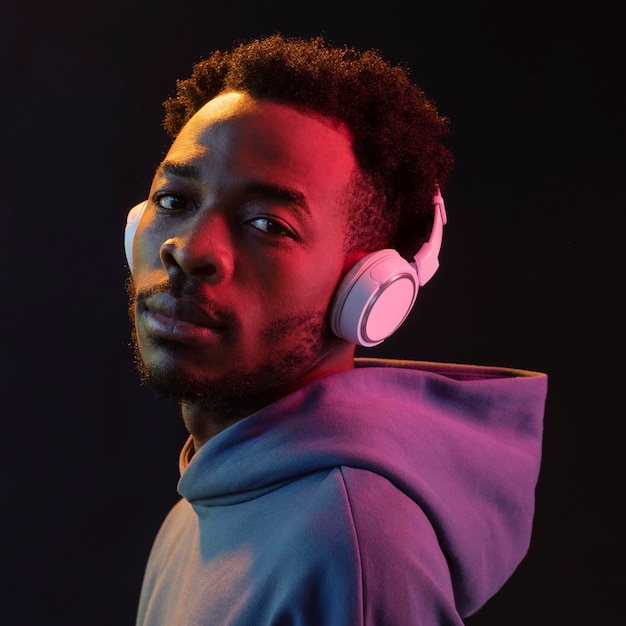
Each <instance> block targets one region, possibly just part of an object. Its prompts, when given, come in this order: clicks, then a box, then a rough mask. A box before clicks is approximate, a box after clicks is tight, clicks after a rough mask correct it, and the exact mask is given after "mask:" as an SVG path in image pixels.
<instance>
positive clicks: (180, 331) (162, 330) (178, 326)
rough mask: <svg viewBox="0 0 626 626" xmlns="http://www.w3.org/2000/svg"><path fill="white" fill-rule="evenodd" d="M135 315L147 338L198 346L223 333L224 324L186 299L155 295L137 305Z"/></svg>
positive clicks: (203, 308) (208, 311)
mask: <svg viewBox="0 0 626 626" xmlns="http://www.w3.org/2000/svg"><path fill="white" fill-rule="evenodd" d="M138 313H139V315H140V317H141V320H142V322H143V326H144V329H145V331H146V332H147V334H148V336H150V337H151V338H153V339H162V340H163V339H165V340H169V341H176V342H179V343H184V344H190V345H198V344H210V343H215V342H216V341H217V340H219V339H220V338H221V337H222V336H223V335H224V333H225V332H226V329H227V325H226V323H225V320H223V319H222V318H220V317H218V316H217V314H215V313H213V312H212V311H210V310H208V309H207V308H206V307H204V306H203V305H201V304H199V303H198V302H196V301H194V300H190V299H188V298H175V297H173V296H171V295H170V294H168V293H158V294H155V295H152V296H150V297H148V298H146V299H145V300H144V301H142V302H140V303H139V304H138Z"/></svg>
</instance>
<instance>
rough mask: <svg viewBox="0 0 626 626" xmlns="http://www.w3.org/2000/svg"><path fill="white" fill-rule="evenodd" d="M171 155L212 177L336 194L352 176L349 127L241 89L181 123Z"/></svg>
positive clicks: (352, 161) (352, 163) (212, 101)
mask: <svg viewBox="0 0 626 626" xmlns="http://www.w3.org/2000/svg"><path fill="white" fill-rule="evenodd" d="M167 159H171V160H175V161H177V162H194V164H197V165H204V166H205V171H206V174H207V175H208V176H212V175H213V176H220V177H222V178H223V177H224V176H226V175H233V176H244V177H245V176H251V177H260V178H263V179H265V178H267V179H273V178H278V179H280V181H278V180H276V181H275V182H281V183H284V184H291V185H294V186H296V187H297V186H303V189H302V190H301V191H302V192H303V193H306V194H309V195H310V194H313V195H315V194H316V193H317V194H322V195H323V194H324V193H326V194H327V195H328V194H333V193H337V192H339V191H341V190H343V189H345V187H346V185H348V184H349V182H350V180H351V179H352V176H353V173H354V171H355V168H356V159H355V157H354V153H353V151H352V140H351V136H350V133H349V132H348V130H347V128H345V127H344V126H342V125H341V124H340V123H338V122H335V121H334V120H330V119H328V118H325V117H323V116H321V115H316V114H311V113H306V112H302V111H300V110H297V109H295V108H294V107H291V106H289V105H285V104H281V103H277V102H273V101H267V100H258V99H255V98H252V97H251V96H249V95H247V94H243V93H239V92H230V93H226V94H222V95H220V96H217V97H216V98H214V99H213V100H211V101H209V102H208V103H207V104H205V105H204V106H203V107H202V108H201V109H200V110H199V111H198V112H197V113H196V114H195V115H194V116H193V117H192V118H191V119H190V120H189V122H187V124H186V125H185V126H184V127H183V129H182V130H181V132H180V134H179V135H178V137H177V138H176V140H175V141H174V143H173V144H172V147H171V148H170V151H169V153H168V156H167V157H166V160H167Z"/></svg>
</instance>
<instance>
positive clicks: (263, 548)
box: [126, 35, 546, 626]
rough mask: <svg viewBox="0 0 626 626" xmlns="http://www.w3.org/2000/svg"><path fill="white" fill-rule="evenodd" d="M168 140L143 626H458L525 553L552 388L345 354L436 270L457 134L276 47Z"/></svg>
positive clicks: (153, 243) (153, 220) (152, 319)
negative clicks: (175, 488) (166, 501)
mask: <svg viewBox="0 0 626 626" xmlns="http://www.w3.org/2000/svg"><path fill="white" fill-rule="evenodd" d="M165 123H166V128H167V129H168V130H169V132H170V133H171V135H172V136H173V138H174V141H173V143H172V146H171V148H170V149H169V151H168V153H167V155H166V157H165V159H164V160H163V162H162V163H161V164H160V165H159V167H158V168H157V171H156V175H155V177H154V180H153V183H152V188H151V190H150V193H149V195H148V199H147V200H146V201H145V202H144V203H142V204H141V205H139V206H138V207H136V208H135V209H134V210H133V211H132V212H131V214H130V216H129V225H128V227H127V232H126V247H127V254H128V260H129V265H130V267H131V272H132V279H131V281H130V282H129V293H130V296H131V309H130V310H131V314H132V317H133V320H134V324H135V339H136V348H137V353H138V361H139V364H140V370H141V374H142V377H143V380H144V381H146V382H147V383H148V384H150V385H152V386H153V387H154V388H155V389H157V390H158V391H160V392H163V393H167V394H170V395H173V396H175V397H176V398H178V399H179V400H180V405H181V410H182V416H183V419H184V422H185V425H186V427H187V429H188V430H189V433H190V437H189V440H188V442H187V443H186V445H185V446H184V448H183V450H182V453H181V457H180V468H181V480H180V483H179V491H180V494H181V495H182V499H181V500H180V502H179V503H178V504H177V505H176V506H175V507H174V508H173V510H172V511H171V513H170V514H169V516H168V517H167V519H166V520H165V522H164V524H163V526H162V528H161V530H160V532H159V534H158V537H157V538H156V541H155V544H154V547H153V550H152V552H151V555H150V558H149V562H148V565H147V570H146V574H145V579H144V584H143V589H142V593H141V599H140V606H139V615H138V619H137V624H140V625H151V626H152V625H157V624H159V625H169V626H182V625H184V624H194V625H200V624H202V625H220V626H234V625H237V626H243V625H250V626H252V625H254V626H262V625H270V624H271V625H276V626H278V625H279V624H280V625H286V624H290V625H296V624H298V625H302V626H304V625H311V626H313V625H315V626H320V625H321V626H326V625H337V626H339V625H341V626H353V625H354V626H356V625H361V624H367V625H372V626H373V625H393V626H400V625H405V624H406V625H413V624H414V625H420V626H435V625H438V626H439V625H452V624H456V625H459V624H462V621H461V620H462V617H463V616H466V615H469V614H471V613H473V612H475V611H476V610H477V609H478V608H479V607H480V606H481V605H482V604H484V602H486V601H487V599H488V598H489V597H491V596H492V595H493V594H494V593H495V592H496V591H497V590H498V589H499V588H500V587H501V585H502V584H503V583H504V582H505V581H506V580H507V578H508V577H509V576H510V575H511V573H512V572H513V571H514V570H515V568H516V567H517V565H518V563H519V562H520V560H521V559H522V558H523V556H524V554H525V553H526V550H527V548H528V542H529V538H530V531H531V524H532V517H533V498H534V488H535V484H536V480H537V475H538V471H539V457H540V448H541V420H542V414H543V403H544V398H545V391H546V377H545V376H543V375H540V374H535V373H531V372H520V371H515V370H506V369H497V368H485V367H477V366H453V365H437V364H427V363H418V362H415V363H413V362H411V363H409V362H398V361H376V360H366V359H362V360H356V362H355V359H354V350H355V344H356V343H360V344H362V345H366V346H367V345H375V344H376V343H379V342H380V341H382V340H383V339H384V338H385V336H387V335H389V334H390V333H392V332H393V331H394V330H395V328H396V327H397V326H398V325H399V324H400V323H401V322H402V320H403V319H404V317H405V316H406V314H407V313H408V310H410V308H411V306H412V304H413V301H414V299H415V296H416V293H417V289H418V287H419V285H421V284H424V283H425V282H426V281H427V280H428V279H429V278H430V276H431V275H432V274H433V273H434V271H435V269H436V264H437V260H436V257H437V253H438V247H439V244H440V242H441V228H442V226H443V223H444V222H445V210H444V208H443V201H442V199H441V197H440V195H439V194H438V189H439V188H440V187H441V188H443V186H444V184H445V181H446V179H447V177H448V175H449V173H450V170H451V167H452V157H451V156H450V153H449V152H448V151H447V150H446V149H445V148H444V147H443V145H442V144H441V141H440V140H441V138H442V137H443V136H445V132H446V120H445V119H444V118H442V117H441V116H440V115H439V114H438V113H437V111H436V109H435V107H434V106H433V105H432V103H430V102H429V101H428V100H427V99H426V98H425V96H424V94H423V93H422V92H421V90H419V89H418V88H417V87H416V86H414V85H413V84H411V82H410V81H409V79H408V75H407V73H406V71H405V70H403V69H401V68H398V67H392V66H390V65H389V64H387V63H386V62H384V61H383V60H382V59H381V58H380V56H379V55H378V53H376V52H373V51H368V52H365V53H360V52H358V51H355V50H351V49H347V48H340V47H333V46H331V45H329V44H327V43H326V42H325V41H323V40H322V39H321V38H315V39H311V40H296V39H287V38H283V37H281V36H278V35H276V36H272V37H268V38H265V39H261V40H256V41H251V42H248V43H246V44H241V45H239V46H237V47H236V48H235V49H234V50H233V51H232V52H228V53H215V54H213V55H212V56H210V57H209V58H208V59H206V60H205V61H202V62H200V63H199V64H197V65H196V66H195V68H194V72H193V75H192V76H191V78H189V79H187V80H185V81H180V82H179V83H178V92H177V95H176V97H174V98H172V99H170V100H169V101H167V102H166V122H165ZM394 250H395V252H394ZM416 253H417V254H416ZM363 293H365V295H363Z"/></svg>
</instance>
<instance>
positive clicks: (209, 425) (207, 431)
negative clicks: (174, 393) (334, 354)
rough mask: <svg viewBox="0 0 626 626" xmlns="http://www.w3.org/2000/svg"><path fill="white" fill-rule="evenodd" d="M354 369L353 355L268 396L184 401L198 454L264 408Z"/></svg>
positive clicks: (182, 404) (185, 412)
mask: <svg viewBox="0 0 626 626" xmlns="http://www.w3.org/2000/svg"><path fill="white" fill-rule="evenodd" d="M353 367H354V358H353V355H352V357H351V358H350V359H349V360H346V361H344V362H343V363H342V364H341V366H340V367H339V366H337V364H335V366H334V367H330V368H323V369H316V370H314V371H313V372H311V373H310V374H309V375H308V376H306V377H304V378H301V379H299V380H298V381H296V382H294V383H292V384H291V385H288V386H283V387H281V388H280V389H275V390H273V391H271V392H268V393H264V394H256V395H251V396H245V397H238V398H231V399H229V400H228V401H218V402H214V403H210V402H209V403H207V402H206V401H203V402H193V401H184V402H182V403H181V413H182V417H183V421H184V423H185V426H186V428H187V430H188V431H189V434H190V435H191V437H192V439H193V443H194V448H195V451H196V452H197V451H198V450H199V449H200V448H201V447H202V446H203V445H204V444H205V443H206V442H207V441H209V439H211V438H212V437H214V436H215V435H217V434H219V433H221V432H222V431H223V430H225V429H226V428H228V427H229V426H232V425H233V424H236V423H237V422H239V421H241V420H243V419H245V418H246V417H248V416H250V415H252V414H253V413H256V412H257V411H260V410H261V409H262V408H264V407H266V406H268V405H270V404H272V403H273V402H276V401H277V400H280V399H281V398H284V397H285V396H287V395H289V394H290V393H292V392H294V391H296V390H297V389H300V388H301V387H304V386H305V385H307V384H309V383H312V382H313V381H315V380H317V379H319V378H323V377H324V376H328V375H329V374H333V373H336V372H340V371H345V370H348V369H352V368H353Z"/></svg>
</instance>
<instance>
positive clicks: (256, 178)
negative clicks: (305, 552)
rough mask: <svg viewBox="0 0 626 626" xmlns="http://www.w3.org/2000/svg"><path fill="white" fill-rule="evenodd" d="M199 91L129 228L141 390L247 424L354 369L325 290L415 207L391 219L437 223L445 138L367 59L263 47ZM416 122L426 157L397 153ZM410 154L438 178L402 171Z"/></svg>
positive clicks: (183, 92)
mask: <svg viewBox="0 0 626 626" xmlns="http://www.w3.org/2000/svg"><path fill="white" fill-rule="evenodd" d="M246 51H247V52H246ZM272 55H274V57H275V58H274V59H272ZM342 58H343V59H344V61H343V62H340V60H341V59H342ZM244 59H248V61H247V62H244ZM344 65H345V67H344ZM359 67H360V68H361V70H360V71H359V69H358V68H359ZM359 76H361V77H360V78H359ZM194 77H195V78H192V79H190V81H183V82H182V83H179V97H178V98H177V99H175V100H170V101H168V103H167V105H166V106H167V122H166V123H167V127H168V129H169V130H170V131H171V133H172V135H173V136H174V142H173V144H172V146H171V148H170V150H169V151H168V153H167V155H166V157H165V159H164V161H163V162H162V163H161V165H160V166H159V168H158V169H157V172H156V175H155V178H154V181H153V184H152V188H151V190H150V194H149V199H148V202H147V205H146V209H145V211H144V214H143V216H142V219H141V222H140V224H139V226H138V229H137V233H136V237H135V246H134V253H133V281H132V284H130V286H129V289H130V292H131V313H132V315H133V318H134V321H135V326H136V339H137V346H138V353H139V360H140V364H141V369H142V371H143V372H144V375H145V377H146V379H147V380H148V381H149V382H151V383H152V384H153V385H154V386H156V387H157V388H158V389H161V390H164V391H166V392H168V393H172V394H174V395H176V396H177V397H179V398H180V399H182V400H183V401H184V402H187V403H195V404H196V405H199V406H202V407H205V408H207V409H215V408H217V407H221V408H223V407H225V406H229V407H230V409H232V410H234V412H235V413H240V414H242V415H243V414H247V413H249V412H251V411H252V410H255V409H256V408H259V407H260V406H263V405H264V404H266V403H267V402H269V401H272V400H274V399H277V398H278V397H281V396H282V395H284V394H285V393H288V392H289V391H291V390H293V389H295V388H297V387H299V386H301V385H302V384H304V383H306V382H307V381H310V380H313V379H315V378H318V377H320V376H323V375H326V374H328V373H331V372H333V371H339V370H342V369H347V368H349V367H351V366H352V358H353V351H354V345H353V344H350V343H349V342H346V341H344V340H341V339H339V338H338V337H336V336H334V335H333V334H332V333H331V332H330V330H329V324H328V309H329V305H330V302H331V300H332V297H333V293H334V291H335V288H336V286H337V284H338V283H339V281H340V280H341V278H342V276H343V275H345V273H346V272H347V270H348V269H349V268H350V267H351V266H352V265H353V264H354V263H355V262H356V261H357V260H358V259H359V258H361V257H362V256H364V255H365V254H366V253H367V252H369V251H371V250H373V249H376V248H378V247H381V246H385V245H389V244H390V243H392V241H394V239H393V234H395V233H396V231H397V230H398V228H400V227H401V226H402V225H403V224H405V223H409V222H410V221H411V220H413V222H414V223H417V222H419V219H420V213H421V212H422V211H421V209H420V208H419V207H418V210H417V211H412V213H411V215H412V217H408V216H407V215H404V212H403V211H402V210H401V211H400V212H399V213H398V209H399V208H400V209H402V207H403V206H404V204H403V202H404V201H406V200H407V198H409V197H412V198H413V199H415V200H416V201H417V199H419V198H420V194H424V195H425V196H429V197H428V199H427V201H426V202H425V203H424V207H422V208H423V209H424V212H426V207H428V214H427V220H426V221H427V222H428V221H431V220H432V209H431V199H432V195H433V191H434V188H435V187H436V183H437V181H440V180H441V176H442V175H443V174H446V173H447V168H448V167H449V165H450V159H449V157H448V153H447V152H446V151H445V150H444V149H443V148H439V149H436V148H435V145H436V142H435V137H436V136H437V135H441V134H442V132H443V129H444V124H443V122H442V121H441V120H440V119H439V118H438V117H437V115H436V113H435V111H434V109H433V108H432V106H431V105H429V104H428V103H427V102H426V101H425V100H424V98H423V96H422V95H421V92H419V91H416V88H413V87H411V86H410V83H408V81H407V79H406V77H405V75H404V74H403V73H402V72H400V71H399V70H394V69H392V68H390V67H389V66H386V65H385V64H384V63H383V62H382V61H381V60H380V59H379V58H378V57H377V56H376V55H374V54H373V53H370V54H365V55H361V56H360V55H358V54H357V53H355V52H348V51H346V50H342V49H333V48H329V49H327V48H325V47H324V46H323V44H322V42H321V40H314V41H312V42H297V41H285V40H283V39H281V38H279V37H272V38H270V39H268V40H265V41H261V42H255V43H252V44H249V45H248V46H246V47H239V48H237V49H236V50H235V52H233V53H232V55H231V54H226V55H224V54H221V53H219V54H216V55H213V56H212V57H211V58H210V59H208V60H207V61H205V62H202V63H201V64H199V65H198V66H196V69H195V70H194ZM298 77H300V79H299V80H297V79H298ZM394 77H395V78H394ZM314 78H316V80H314ZM316 81H317V82H316ZM393 84H395V85H396V89H395V91H394V90H391V91H390V94H389V97H390V98H391V99H392V100H393V99H394V98H395V101H393V102H389V103H388V105H389V107H390V108H394V107H397V106H398V105H400V110H398V111H397V112H396V113H395V114H393V115H387V114H386V113H385V112H384V106H383V104H384V100H385V98H384V93H382V91H381V89H383V90H384V89H386V88H391V86H392V85H393ZM289 85H291V87H292V91H293V93H291V92H290V89H289V88H288V87H289ZM201 86H202V89H201ZM359 86H360V89H361V92H359V89H358V87H359ZM367 89H372V90H375V91H377V94H370V95H369V96H368V95H367V94H366V91H367ZM358 93H361V95H358ZM307 94H308V96H307ZM351 94H354V101H351V97H350V96H351ZM402 94H404V103H399V102H398V99H399V98H400V97H401V95H402ZM409 94H412V95H411V97H412V98H413V100H412V102H413V109H411V107H410V106H409V100H410V98H409ZM366 103H369V104H370V105H371V108H367V107H366V108H365V109H362V108H361V107H363V106H365V105H366ZM420 107H421V109H422V111H421V113H420V114H419V115H417V122H415V123H416V125H417V128H419V129H421V130H420V132H418V133H417V134H416V133H415V132H413V131H414V130H415V129H413V130H412V131H411V132H412V133H413V134H412V135H411V136H412V139H413V140H415V141H417V139H418V137H417V135H419V136H420V137H421V138H422V140H423V144H425V145H422V147H421V148H420V149H415V148H414V147H413V146H411V147H410V150H404V151H403V150H402V149H401V146H402V145H404V146H407V147H408V145H409V143H410V142H406V137H401V136H402V132H400V128H399V126H398V124H399V120H401V119H402V116H403V115H404V116H405V117H406V118H407V119H409V118H411V115H412V114H414V113H416V112H417V111H418V109H419V108H420ZM368 120H369V121H370V123H371V128H370V124H368ZM426 120H428V121H426ZM429 125H430V126H429ZM374 127H375V128H376V129H377V130H376V132H372V128H374ZM410 128H411V124H410V123H409V124H406V123H405V128H404V130H405V131H406V133H409V129H410ZM428 128H429V129H430V130H429V132H430V134H429V132H427V129H428ZM420 133H421V134H420ZM379 134H383V135H385V136H384V137H382V136H378V135H379ZM409 134H410V133H409ZM390 139H391V140H396V141H397V142H399V145H398V146H396V147H397V148H398V150H397V152H398V154H401V155H402V156H398V155H397V154H394V151H393V146H392V145H390V144H389V141H390ZM379 148H380V152H378V149H379ZM409 152H410V153H411V154H413V156H414V157H415V158H422V159H425V158H426V153H428V152H430V153H431V154H433V155H435V160H434V161H433V162H435V163H436V165H435V166H432V165H428V164H427V163H426V162H425V168H424V170H421V169H419V167H416V166H415V165H414V164H410V163H408V162H406V163H405V162H404V161H403V159H408V153H409ZM381 155H384V156H383V158H381ZM437 155H438V156H437ZM394 168H395V169H394ZM410 169H413V170H416V171H418V172H419V173H418V174H416V175H415V176H413V178H412V177H411V176H410V175H409V170H410ZM400 171H402V172H404V173H405V175H406V177H407V178H406V180H405V181H404V182H402V181H396V180H395V179H396V178H397V175H398V172H400ZM394 181H395V182H394ZM355 206H358V207H360V208H359V209H358V211H356V212H355V210H354V207H355ZM394 212H395V213H396V214H397V215H395V217H394ZM355 217H358V220H357V221H358V223H359V226H358V227H354V223H355ZM363 221H364V222H365V223H366V224H367V225H368V227H367V228H364V227H363ZM400 231H402V228H400ZM427 234H428V229H426V233H425V235H426V236H427ZM424 238H425V237H424ZM405 239H406V238H405ZM398 241H399V240H398ZM407 241H408V239H407ZM415 245H416V246H417V244H415ZM413 252H415V250H413ZM233 407H234V408H233Z"/></svg>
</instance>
